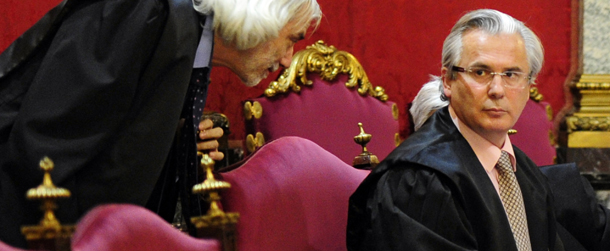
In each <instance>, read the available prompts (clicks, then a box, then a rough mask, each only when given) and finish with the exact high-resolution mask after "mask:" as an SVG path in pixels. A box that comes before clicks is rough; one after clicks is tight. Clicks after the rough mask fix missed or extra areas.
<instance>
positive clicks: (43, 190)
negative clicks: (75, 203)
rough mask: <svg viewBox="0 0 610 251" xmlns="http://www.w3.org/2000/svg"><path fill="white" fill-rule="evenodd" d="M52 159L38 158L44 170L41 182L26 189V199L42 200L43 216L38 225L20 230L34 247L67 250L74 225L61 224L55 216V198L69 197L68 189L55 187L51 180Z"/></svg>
mask: <svg viewBox="0 0 610 251" xmlns="http://www.w3.org/2000/svg"><path fill="white" fill-rule="evenodd" d="M53 168H54V164H53V161H52V160H51V159H50V158H48V157H44V158H43V159H42V160H40V169H42V170H43V171H44V176H43V180H42V184H41V185H39V186H38V187H36V188H31V189H29V190H28V191H27V194H26V198H27V199H28V200H42V207H41V209H42V210H43V212H44V214H43V218H42V220H41V221H40V224H39V225H36V226H24V227H22V228H21V232H22V233H23V235H24V236H25V238H26V240H27V241H28V244H29V245H30V246H34V247H43V248H46V249H52V250H69V249H70V238H71V236H72V233H74V230H75V228H74V226H73V225H69V226H62V225H61V224H60V223H59V220H57V218H55V213H54V212H53V210H55V209H56V208H57V206H56V204H55V200H56V199H61V198H68V197H70V191H68V190H67V189H65V188H60V187H56V186H55V185H54V184H53V181H52V180H51V174H50V172H51V171H52V170H53Z"/></svg>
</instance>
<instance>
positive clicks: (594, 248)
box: [540, 163, 610, 251]
mask: <svg viewBox="0 0 610 251" xmlns="http://www.w3.org/2000/svg"><path fill="white" fill-rule="evenodd" d="M540 170H541V171H542V173H543V174H544V175H545V176H547V177H548V180H549V184H550V187H551V190H552V191H553V195H554V196H553V198H554V209H555V214H556V218H557V223H559V224H558V225H557V228H558V233H559V236H560V237H561V241H562V242H563V244H564V247H565V250H570V251H578V250H588V251H607V250H610V209H608V208H607V207H606V206H604V205H601V204H600V203H599V202H598V201H597V198H596V195H595V190H593V187H591V184H590V183H589V181H588V180H586V179H585V178H584V177H582V176H581V175H580V173H579V171H578V168H577V167H576V164H574V163H566V164H558V165H550V166H543V167H540Z"/></svg>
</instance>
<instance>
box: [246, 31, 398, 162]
mask: <svg viewBox="0 0 610 251" xmlns="http://www.w3.org/2000/svg"><path fill="white" fill-rule="evenodd" d="M299 74H301V75H299ZM300 85H303V86H300ZM346 86H348V87H346ZM349 86H352V87H349ZM284 92H286V93H284ZM385 100H387V95H386V94H385V91H384V90H383V88H381V87H376V88H373V86H372V85H371V83H370V82H369V81H368V77H367V76H366V73H365V72H364V70H363V69H362V67H361V66H360V63H358V61H357V60H356V59H355V58H354V57H353V56H352V55H351V54H349V53H347V52H344V51H338V50H336V49H335V48H334V47H332V46H331V47H328V46H326V45H324V44H322V43H321V42H319V43H317V44H315V45H313V46H309V47H308V48H307V49H305V50H302V51H299V52H297V53H296V54H295V56H294V58H293V61H292V64H291V66H290V67H289V68H288V69H286V71H285V72H284V73H283V75H281V76H280V77H279V79H278V81H276V82H272V83H271V85H270V86H269V88H268V89H267V90H266V92H265V96H263V97H259V98H254V99H250V100H247V101H246V103H245V104H246V107H245V113H246V134H249V135H251V136H249V137H250V141H252V139H254V138H255V135H256V134H257V133H262V136H263V137H264V140H265V141H267V142H269V141H272V140H275V139H278V138H280V137H283V136H299V137H302V138H306V139H310V140H312V141H314V142H316V143H317V144H318V145H320V146H321V147H322V148H324V149H326V150H328V151H329V152H331V153H332V154H334V155H336V156H337V157H339V158H340V159H341V160H343V161H344V162H345V163H348V164H350V165H351V164H352V161H353V159H354V157H355V156H356V155H358V154H360V153H361V152H362V147H361V146H359V145H358V144H356V143H355V142H354V136H356V135H358V134H359V133H360V129H359V128H358V122H362V123H363V127H364V130H365V132H366V133H369V134H371V135H372V136H373V137H372V139H371V141H370V143H369V144H368V145H367V148H368V150H369V151H370V152H372V153H373V154H375V155H377V157H378V158H379V159H380V160H381V159H383V158H385V157H386V156H387V155H388V154H389V153H390V152H391V151H392V150H393V149H394V148H395V147H396V145H397V143H396V142H397V141H400V139H398V130H399V128H398V110H397V107H396V104H395V103H394V102H391V101H385ZM255 102H256V103H258V104H260V107H262V115H261V117H260V118H252V117H253V116H252V115H251V114H252V113H253V112H252V111H251V110H252V107H253V105H252V104H254V103H255ZM257 107H258V106H257ZM254 113H256V112H254ZM248 114H250V116H248ZM248 117H250V119H248ZM247 141H248V140H247ZM250 145H251V144H250ZM250 150H252V148H251V149H250Z"/></svg>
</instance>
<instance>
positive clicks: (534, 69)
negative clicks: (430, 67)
mask: <svg viewBox="0 0 610 251" xmlns="http://www.w3.org/2000/svg"><path fill="white" fill-rule="evenodd" d="M470 30H482V31H485V32H488V33H489V34H492V35H495V34H500V33H507V34H515V33H516V34H519V35H521V38H523V42H524V43H525V51H526V53H527V60H528V64H529V67H530V72H529V75H530V77H531V78H530V83H534V81H535V80H536V76H538V73H540V70H541V69H542V63H543V62H544V49H543V48H542V43H541V42H540V39H539V38H538V36H536V34H534V32H533V31H532V30H530V29H529V28H528V27H527V26H525V24H523V22H521V21H519V20H517V19H514V18H513V17H511V16H509V15H506V14H504V13H502V12H499V11H497V10H490V9H481V10H475V11H471V12H469V13H467V14H466V15H464V16H463V17H462V18H460V20H458V22H457V23H456V24H455V25H454V26H453V28H452V29H451V33H449V36H447V38H446V39H445V42H444V44H443V62H442V63H443V66H444V67H447V69H448V74H450V75H449V76H450V77H451V78H452V79H455V73H454V72H452V70H451V68H452V67H453V66H455V65H456V64H458V62H459V61H460V56H461V54H462V47H463V46H462V36H463V35H464V33H466V32H467V31H470Z"/></svg>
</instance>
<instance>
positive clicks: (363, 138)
mask: <svg viewBox="0 0 610 251" xmlns="http://www.w3.org/2000/svg"><path fill="white" fill-rule="evenodd" d="M358 127H360V134H358V135H356V136H355V137H354V141H356V143H358V144H359V145H361V146H362V152H368V150H367V149H366V144H368V143H369V141H371V138H372V137H373V135H370V134H368V133H365V132H364V128H362V123H360V122H358Z"/></svg>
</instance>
